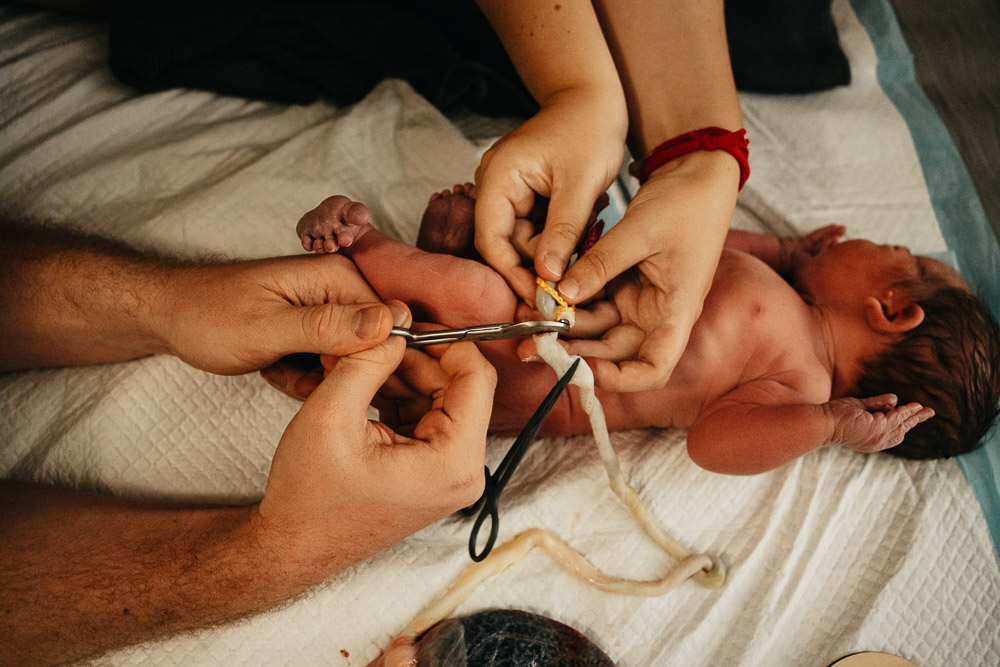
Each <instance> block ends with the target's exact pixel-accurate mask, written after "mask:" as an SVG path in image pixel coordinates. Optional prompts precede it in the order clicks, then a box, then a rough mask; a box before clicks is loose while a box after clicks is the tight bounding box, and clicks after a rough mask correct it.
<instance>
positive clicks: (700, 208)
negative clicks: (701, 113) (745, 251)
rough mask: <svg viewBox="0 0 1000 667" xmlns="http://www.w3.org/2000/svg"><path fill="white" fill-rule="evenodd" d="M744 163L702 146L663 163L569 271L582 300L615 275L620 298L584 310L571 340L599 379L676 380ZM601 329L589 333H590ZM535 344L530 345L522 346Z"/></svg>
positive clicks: (566, 285)
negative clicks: (675, 371) (618, 218)
mask: <svg viewBox="0 0 1000 667" xmlns="http://www.w3.org/2000/svg"><path fill="white" fill-rule="evenodd" d="M738 179H739V167H738V165H737V163H736V161H735V160H733V158H732V157H731V156H729V155H728V154H726V153H723V152H721V151H716V152H698V153H692V154H689V155H686V156H684V157H682V158H679V159H677V160H674V161H672V162H670V163H669V164H668V165H666V166H664V167H661V168H660V169H658V170H656V171H655V172H653V174H652V176H651V177H650V178H649V180H648V181H647V182H646V183H645V184H644V185H643V186H642V187H641V188H640V189H639V192H638V193H637V194H636V196H635V198H634V199H633V200H632V203H631V204H630V205H629V207H628V209H627V210H626V211H625V215H624V217H623V218H622V219H621V221H619V222H618V224H616V225H615V226H614V227H612V228H611V230H610V231H609V232H608V233H607V234H605V235H604V236H603V237H602V238H601V239H600V240H599V241H598V242H597V243H596V244H595V245H594V246H593V247H592V248H591V249H590V250H588V251H587V252H586V253H585V254H584V255H583V256H582V257H581V258H580V259H579V260H578V261H577V262H576V263H575V264H574V265H573V266H572V267H570V269H569V271H567V272H566V277H565V278H564V279H563V280H562V282H560V283H559V284H558V289H559V291H560V292H561V293H562V294H563V296H565V297H566V299H567V301H569V302H571V303H579V302H580V301H583V300H585V299H587V298H589V297H590V296H592V295H593V294H594V293H596V292H597V291H598V290H600V289H601V288H602V287H604V286H605V285H606V284H607V283H608V282H609V281H610V280H612V279H613V278H615V277H616V276H618V275H619V274H621V273H622V272H624V271H626V270H627V269H629V268H631V267H633V266H634V267H635V271H636V275H635V276H628V279H625V278H626V277H625V276H623V279H622V280H620V281H616V282H615V283H613V284H612V285H611V286H610V287H611V290H610V291H611V298H612V301H613V302H614V305H615V306H616V307H615V308H609V307H607V302H603V301H600V302H597V304H595V308H593V309H592V310H591V311H590V312H586V311H579V312H578V317H577V325H576V326H574V330H573V333H574V335H575V336H580V337H582V339H571V340H569V341H567V342H566V344H565V346H566V348H567V349H568V350H569V351H570V352H571V353H572V354H580V355H583V356H586V357H589V358H590V359H588V362H589V363H590V364H591V367H592V368H593V370H594V377H595V380H596V382H597V385H598V386H599V387H601V388H602V389H606V390H609V391H619V392H621V391H644V390H648V389H655V388H658V387H661V386H663V385H664V384H666V382H667V380H668V379H669V378H670V374H671V372H672V371H673V368H674V366H675V365H676V364H677V360H678V359H679V358H680V356H681V354H682V353H683V352H684V348H685V347H686V346H687V341H688V337H689V336H690V334H691V328H692V327H693V326H694V323H695V321H696V320H697V319H698V316H699V315H700V314H701V307H702V302H703V301H704V299H705V295H706V294H708V290H709V289H710V288H711V285H712V278H713V276H714V275H715V268H716V266H717V265H718V262H719V256H720V255H721V253H722V246H723V243H724V241H725V237H726V231H727V229H728V228H729V221H730V219H731V218H732V214H733V209H734V208H735V206H736V194H737V184H738ZM588 336H590V337H598V336H599V337H600V339H599V340H587V339H585V337H588ZM526 352H528V351H527V350H522V354H524V353H526Z"/></svg>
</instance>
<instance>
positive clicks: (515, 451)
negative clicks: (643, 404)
mask: <svg viewBox="0 0 1000 667" xmlns="http://www.w3.org/2000/svg"><path fill="white" fill-rule="evenodd" d="M579 365H580V360H579V359H577V360H576V361H574V362H573V365H572V366H570V367H569V370H568V371H566V373H565V374H564V375H563V376H562V377H561V378H559V381H558V382H556V386H554V387H552V389H551V390H550V391H549V393H548V394H547V395H546V396H545V399H544V400H542V404H541V405H539V406H538V409H537V410H535V414H533V415H532V416H531V419H529V420H528V423H527V424H526V425H525V427H524V428H523V429H522V430H521V433H520V434H518V436H517V438H516V439H515V440H514V443H513V444H512V445H511V447H510V449H509V450H507V454H506V456H504V457H503V461H501V462H500V465H498V466H497V471H496V473H493V474H490V469H489V467H487V468H486V488H485V489H483V495H481V496H480V497H479V500H477V501H476V503H475V504H474V505H470V506H469V507H466V508H465V509H463V510H462V514H464V515H465V516H472V515H473V514H475V513H476V512H479V516H477V517H476V521H475V523H473V525H472V534H471V535H469V556H471V557H472V560H474V561H475V562H477V563H478V562H479V561H481V560H483V559H484V558H486V557H487V556H488V555H489V554H490V551H491V550H492V549H493V544H494V543H495V542H496V541H497V533H498V532H499V531H500V515H499V512H498V511H497V507H498V505H499V503H500V494H501V493H503V490H504V487H505V486H507V482H509V481H510V477H511V475H513V474H514V469H515V468H516V467H517V466H518V464H519V463H520V462H521V459H522V458H523V457H524V453H525V451H527V449H528V446H529V445H530V444H531V443H532V441H533V440H534V439H535V436H536V435H538V430H539V429H540V428H541V426H542V422H544V421H545V418H546V417H548V415H549V413H550V412H552V408H553V407H554V406H555V404H556V401H557V400H558V399H559V395H560V394H561V393H562V392H563V390H564V389H566V386H567V385H568V384H569V381H570V380H572V379H573V374H574V373H576V369H577V367H578V366H579ZM486 517H490V519H491V521H490V537H489V539H487V540H486V546H484V547H483V550H482V551H480V552H479V553H476V542H477V541H478V538H479V529H480V528H482V526H483V523H484V522H485V521H486Z"/></svg>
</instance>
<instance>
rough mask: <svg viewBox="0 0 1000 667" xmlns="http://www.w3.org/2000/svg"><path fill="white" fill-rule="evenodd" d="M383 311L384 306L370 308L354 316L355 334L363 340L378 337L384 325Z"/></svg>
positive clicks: (363, 309)
mask: <svg viewBox="0 0 1000 667" xmlns="http://www.w3.org/2000/svg"><path fill="white" fill-rule="evenodd" d="M383 311H384V309H383V308H382V306H369V307H367V308H362V309H361V310H359V311H358V312H356V313H355V314H354V334H355V335H356V336H357V337H358V338H360V339H362V340H368V339H369V338H374V337H375V336H377V335H378V331H379V329H380V328H381V325H382V313H383Z"/></svg>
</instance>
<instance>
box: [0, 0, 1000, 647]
mask: <svg viewBox="0 0 1000 667" xmlns="http://www.w3.org/2000/svg"><path fill="white" fill-rule="evenodd" d="M835 5H836V10H837V16H838V21H839V23H840V28H841V32H842V37H841V39H842V42H843V44H844V47H845V49H846V50H847V52H848V55H849V57H850V58H851V61H852V63H853V66H854V83H853V84H852V85H851V86H850V87H849V88H845V89H839V90H835V91H831V92H827V93H822V94H816V95H810V96H786V97H765V96H757V95H746V96H744V98H743V100H744V111H745V116H746V124H747V127H748V130H749V136H750V139H751V156H752V162H753V177H752V178H751V179H750V181H749V183H748V186H747V189H746V190H745V191H744V192H743V194H742V195H741V197H740V208H739V210H738V211H737V216H736V220H735V224H737V225H739V226H743V227H747V228H755V229H765V230H770V231H772V232H775V233H779V234H781V233H791V232H794V231H808V230H810V229H812V228H814V227H817V226H820V225H823V224H827V223H829V222H841V223H844V224H846V225H847V226H848V229H849V233H850V234H851V235H853V236H863V237H867V238H872V239H874V240H880V241H883V242H896V243H904V244H907V245H909V246H910V247H911V248H913V249H914V250H915V251H918V252H939V251H942V250H944V249H945V248H944V241H943V240H942V238H941V235H940V233H939V232H938V228H937V224H936V222H935V219H934V215H933V212H932V209H931V206H930V203H929V199H928V195H927V190H926V187H925V186H924V183H923V180H922V176H921V172H920V168H919V165H918V163H917V159H916V156H915V153H914V149H913V146H912V144H911V142H910V139H909V134H908V132H907V130H906V127H905V125H904V124H903V122H902V120H901V118H900V117H899V116H898V114H897V113H896V112H895V110H894V108H893V107H892V105H891V104H890V102H889V101H888V100H887V99H886V98H885V97H884V96H883V95H882V94H881V92H879V90H878V87H877V84H876V83H875V80H874V53H873V51H872V48H871V45H870V43H869V42H868V38H867V36H866V35H865V33H864V31H863V30H862V29H861V28H860V26H859V25H858V24H857V21H856V19H855V17H854V15H853V14H852V13H851V11H850V8H849V7H848V6H847V4H846V2H837V3H835ZM105 41H106V35H105V33H104V31H103V29H102V28H101V27H100V26H99V25H96V24H91V23H86V22H80V21H77V20H69V19H62V18H56V17H53V16H52V15H49V14H34V13H31V12H26V11H24V10H17V9H13V8H11V7H10V6H4V7H3V8H2V9H0V95H2V100H3V103H2V105H0V210H2V212H3V213H5V214H7V215H10V216H12V217H16V218H21V219H28V220H37V221H55V222H57V223H72V224H74V225H77V226H79V227H82V228H84V229H89V230H93V231H97V232H100V233H103V234H107V235H110V236H114V237H117V238H120V239H123V240H125V241H128V242H132V243H139V244H144V245H148V246H152V247H155V248H160V249H163V250H166V251H169V252H172V253H176V254H179V255H184V256H205V255H214V256H225V257H261V256H268V255H274V254H286V253H296V252H301V248H299V246H298V242H297V239H296V237H295V235H294V224H295V222H296V221H297V219H298V217H299V215H301V213H302V212H304V211H305V210H307V209H309V208H311V207H312V206H314V205H315V204H316V203H318V202H319V201H320V200H321V199H322V198H324V197H325V196H328V195H330V194H334V193H343V194H347V195H349V196H350V197H352V198H355V199H358V200H361V201H364V202H366V203H367V204H368V205H369V206H370V207H371V208H372V211H373V213H374V216H375V218H376V220H377V221H378V224H379V226H380V227H381V228H382V229H383V230H386V231H388V232H389V233H390V234H393V235H395V236H397V237H399V238H402V239H404V240H407V241H411V242H412V240H413V239H414V238H415V234H416V224H417V222H418V220H419V216H420V214H421V212H422V211H423V206H424V204H425V202H426V198H427V197H428V195H429V194H430V193H431V192H433V191H435V190H439V189H442V188H444V187H448V186H450V185H452V184H454V183H457V182H463V181H466V180H470V179H471V176H472V174H473V171H474V169H475V166H476V164H477V158H478V155H479V153H480V151H481V150H482V147H483V146H482V145H481V144H480V143H477V142H475V141H472V140H470V139H468V138H466V136H465V135H464V134H463V133H462V132H461V131H460V130H459V129H457V128H456V125H454V124H453V123H451V122H449V120H448V119H447V118H445V117H444V116H442V115H441V114H440V113H438V112H437V111H436V110H435V109H433V108H432V107H431V106H430V105H429V104H427V103H426V102H425V101H424V100H422V99H421V98H420V97H419V96H417V95H416V94H415V93H414V92H413V91H412V90H411V89H410V88H409V87H408V86H407V85H405V84H403V83H400V82H396V81H389V82H385V83H383V84H382V85H380V86H379V87H378V88H377V89H376V90H375V91H373V92H372V93H371V94H370V95H369V96H368V97H367V98H366V99H365V100H364V101H362V102H361V103H359V104H357V105H355V106H353V107H350V108H346V109H336V108H333V107H331V106H328V105H326V104H314V105H311V106H307V107H302V106H280V105H274V104H265V103H260V102H248V101H245V100H240V99H234V98H226V97H220V96H217V95H213V94H209V93H202V92H191V91H181V90H176V91H169V92H164V93H160V94H155V95H137V94H135V93H134V92H133V91H131V90H129V89H127V88H125V87H123V86H121V85H120V84H118V83H117V82H115V81H114V80H113V79H112V77H111V75H110V74H109V73H108V71H107V69H106V68H105V66H104V64H103V63H104V51H105V46H106V45H105ZM480 125H481V124H480ZM818 155H822V156H825V157H824V158H822V159H820V158H818V157H817V156H818ZM296 409H297V404H296V403H295V402H294V401H292V400H290V399H288V398H286V397H284V396H282V395H279V394H278V393H276V392H275V391H273V390H271V389H270V388H269V387H267V386H266V385H265V383H264V382H263V381H262V380H261V379H260V378H259V377H257V376H255V375H250V376H245V377H236V378H224V377H216V376H211V375H208V374H205V373H201V372H199V371H196V370H193V369H191V368H189V367H187V366H185V365H184V364H182V363H180V362H178V361H176V360H175V359H172V358H163V357H156V358H149V359H144V360H140V361H135V362H130V363H125V364H117V365H111V366H104V367H97V368H83V369H54V370H43V371H31V372H25V373H14V374H6V375H0V442H2V443H3V444H2V446H0V475H3V476H5V477H10V478H16V479H23V480H38V481H48V482H57V483H61V484H66V485H70V486H74V487H79V488H85V489H97V490H101V491H105V492H109V493H114V494H121V495H128V496H142V497H155V498H179V499H188V500H198V501H226V502H230V501H247V500H252V499H255V498H258V497H259V496H260V494H261V492H262V489H263V486H264V482H265V479H266V475H267V470H268V466H269V461H270V456H271V454H272V453H273V451H274V447H275V445H276V444H277V441H278V438H279V436H280V434H281V432H282V429H283V428H284V426H285V424H286V423H287V422H288V420H289V419H290V418H291V416H292V415H293V414H294V413H295V410H296ZM612 439H613V442H614V443H615V445H616V447H617V448H618V449H619V452H620V455H621V457H622V460H623V464H624V466H625V468H626V470H627V471H628V475H629V477H630V479H631V481H632V483H633V485H634V486H635V487H636V488H637V489H638V490H639V493H640V495H641V497H642V498H643V500H644V501H645V502H646V503H647V504H648V505H649V506H650V507H651V508H652V511H653V513H654V515H655V516H656V517H657V518H658V519H659V520H660V522H661V523H662V524H663V525H664V526H665V527H666V528H667V529H668V530H669V531H671V532H672V533H673V534H674V535H675V536H676V537H678V539H680V540H681V541H682V542H684V543H685V544H687V545H688V546H689V547H691V548H692V549H693V550H697V551H703V552H708V553H714V554H719V555H721V557H722V558H723V559H724V560H725V561H726V563H727V564H728V565H729V567H730V578H729V581H728V583H727V584H726V586H725V587H724V588H722V589H721V590H718V591H707V590H703V589H701V588H699V587H698V586H697V585H695V584H693V583H687V584H685V585H683V586H681V587H680V588H679V589H677V590H676V591H674V592H672V593H670V594H669V595H667V596H665V597H661V598H656V599H638V598H629V597H616V596H612V595H607V594H603V593H598V592H595V591H592V590H590V589H588V588H587V587H586V586H584V585H583V584H581V583H579V582H577V581H576V580H574V579H572V578H571V577H569V576H568V575H566V574H563V573H561V572H560V571H559V570H558V569H557V568H556V567H555V566H554V565H553V564H552V563H551V562H549V561H548V560H547V558H546V557H545V556H544V555H542V554H541V553H534V554H531V555H529V556H528V557H527V558H526V559H525V560H524V561H523V562H522V563H520V564H519V565H516V566H514V567H512V568H511V569H509V570H508V571H506V572H504V573H503V574H501V575H500V576H498V577H496V578H495V579H493V580H492V581H489V582H487V583H486V584H484V585H483V586H482V587H481V588H480V589H479V590H477V591H476V592H475V593H474V594H473V596H472V597H471V599H470V600H469V601H468V602H467V603H465V604H464V605H463V606H462V607H461V608H460V610H459V611H460V612H462V613H465V612H471V611H475V610H479V609H483V608H487V607H516V608H522V609H527V610H531V611H534V612H538V613H541V614H545V615H547V616H551V617H553V618H556V619H558V620H560V621H563V622H565V623H568V624H569V625H572V626H574V627H576V628H577V629H579V630H581V631H583V632H585V633H586V634H588V635H589V636H590V637H591V638H592V639H593V640H594V641H595V642H596V643H598V644H599V645H600V646H601V647H602V648H603V649H604V650H605V651H606V652H607V653H608V654H609V655H610V656H611V657H612V658H613V659H614V660H615V661H616V662H618V663H619V664H621V665H631V666H634V667H645V666H649V665H684V666H689V665H815V666H817V667H822V666H825V665H828V664H830V663H831V662H833V661H834V660H835V659H837V658H839V657H842V656H844V655H847V654H849V653H852V652H855V651H860V650H880V651H888V652H892V653H897V654H900V655H902V656H905V657H907V658H908V659H910V660H913V661H914V662H916V663H918V664H920V665H922V666H924V667H932V666H946V665H959V664H962V665H997V664H1000V638H998V632H997V629H998V628H1000V570H998V567H997V561H996V559H995V556H994V553H993V548H992V545H991V543H990V539H989V535H988V533H987V528H986V524H985V522H984V519H983V516H982V513H981V510H980V508H979V505H978V504H977V502H976V500H975V498H974V496H973V494H972V492H971V490H970V488H969V487H968V485H967V483H966V481H965V479H964V478H963V476H962V474H961V472H960V471H959V469H958V467H957V466H956V465H955V463H954V462H952V461H941V462H903V461H900V460H896V459H893V458H889V457H883V456H873V457H864V456H861V455H857V454H853V453H850V452H847V451H842V450H840V449H828V450H825V451H819V452H814V453H812V454H810V455H808V456H806V457H805V458H803V459H801V460H799V461H797V462H795V463H793V464H791V465H788V466H786V467H784V468H782V469H779V470H776V471H774V472H771V473H768V474H764V475H759V476H756V477H750V478H736V477H726V476H719V475H714V474H710V473H707V472H705V471H702V470H700V469H699V468H697V467H696V466H694V465H693V464H692V463H691V462H690V461H689V460H688V459H687V456H686V454H685V451H684V434H683V433H680V432H670V431H655V430H647V431H633V432H626V433H618V434H614V435H613V437H612ZM508 442H509V441H508V440H504V439H495V440H494V441H493V442H492V443H491V445H490V448H489V450H490V451H489V454H488V463H489V464H490V465H491V467H492V466H495V464H496V463H497V462H498V460H499V459H500V458H501V457H502V454H503V452H504V451H505V450H506V447H507V444H508ZM533 526H539V527H544V528H548V529H551V530H552V531H554V532H555V533H556V534H558V535H559V536H561V537H562V538H563V539H564V540H566V541H568V542H569V543H570V544H571V545H572V546H573V547H575V548H576V549H578V550H580V551H582V552H583V553H584V554H586V555H588V557H589V558H590V559H591V560H592V561H593V562H594V563H595V565H597V566H598V567H600V568H602V569H603V570H605V571H606V572H608V573H610V574H616V575H622V576H628V577H632V578H654V577H656V576H658V575H659V574H660V573H662V572H663V571H664V569H665V568H666V567H667V565H668V563H667V562H666V561H665V558H664V557H663V556H662V555H660V554H659V553H658V552H657V551H656V550H655V549H654V548H653V547H651V546H650V544H649V543H648V542H647V541H646V540H645V538H644V537H643V536H642V535H641V534H640V533H639V531H638V530H637V528H636V526H635V524H634V522H633V520H632V519H631V517H630V515H629V514H628V513H627V511H626V510H624V509H623V508H622V507H621V506H620V505H619V503H618V502H617V500H616V499H615V498H614V496H613V495H612V494H611V492H610V491H609V490H608V489H607V484H606V479H605V477H604V472H603V469H602V467H601V465H600V462H599V460H598V458H597V455H596V452H595V451H594V448H593V441H592V438H589V437H575V438H565V439H551V440H545V441H540V442H539V443H537V444H536V445H535V446H534V448H533V449H532V450H531V451H530V452H529V454H528V456H527V458H526V459H525V461H524V463H523V464H522V466H521V468H520V469H519V470H518V473H517V475H516V476H515V479H514V480H513V482H512V486H511V487H509V488H508V490H507V493H506V494H505V496H504V503H503V505H502V507H501V536H500V539H501V540H503V539H506V538H509V537H511V536H513V535H514V534H515V533H516V532H518V531H519V530H522V529H524V528H528V527H533ZM469 528H470V526H469V524H468V523H467V522H465V521H462V520H459V519H446V520H444V521H441V522H439V523H438V524H436V525H433V526H431V527H429V528H427V529H425V530H423V531H421V532H420V533H418V534H416V535H414V536H412V537H411V538H409V539H407V540H405V541H404V542H402V543H400V544H398V545H397V546H396V547H394V548H392V549H390V550H388V551H387V552H385V553H383V554H380V555H378V556H376V557H374V558H371V559H369V560H368V561H366V562H364V563H361V564H359V565H357V566H355V567H353V568H351V569H350V570H348V571H346V572H344V573H342V574H340V575H338V576H336V577H333V578H331V579H329V580H328V581H327V582H325V583H324V584H322V585H321V586H318V587H317V588H315V589H314V590H312V591H311V592H309V593H308V594H307V595H305V596H302V597H300V598H298V599H296V600H295V601H294V602H292V603H290V604H288V605H287V606H284V607H282V608H280V609H277V610H274V611H271V612H267V613H262V614H259V615H256V616H253V617H250V618H248V619H245V620H242V621H239V622H236V623H233V624H229V625H224V626H220V627H216V628H213V629H208V630H202V631H197V632H191V633H188V634H184V635H181V636H176V637H172V638H168V639H165V640H162V641H155V642H149V643H145V644H142V645H139V646H136V647H131V648H127V649H123V650H120V651H116V652H113V653H111V654H108V655H105V656H102V657H100V658H98V659H96V660H95V661H94V662H93V664H102V665H103V664H109V665H131V664H144V665H145V664H149V665H192V664H197V665H213V664H220V665H221V664H224V665H234V664H253V665H288V664H297V665H311V664H317V665H363V664H366V662H367V661H368V660H370V659H371V658H373V657H375V656H376V655H377V654H378V652H379V650H380V648H381V647H383V646H384V645H385V644H386V643H387V642H388V641H389V640H390V639H391V638H392V637H393V636H394V633H396V632H397V631H399V630H400V629H401V628H402V627H403V626H404V625H405V624H406V623H407V622H408V621H409V620H410V618H411V617H412V616H413V615H414V614H415V613H416V612H417V611H418V610H419V609H420V608H421V607H422V606H423V605H424V604H426V603H427V602H428V601H429V600H430V599H432V598H433V597H434V596H435V595H436V594H437V593H438V592H440V591H441V590H442V589H443V588H444V587H445V586H446V585H447V584H448V583H449V582H450V581H451V580H452V578H453V577H454V576H456V575H457V574H458V573H459V572H460V571H461V570H462V569H463V568H464V567H465V566H466V565H467V563H468V556H467V554H466V542H467V539H468V531H469ZM0 539H2V537H0Z"/></svg>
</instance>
